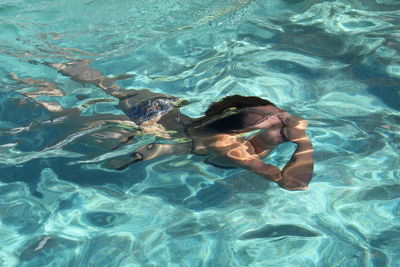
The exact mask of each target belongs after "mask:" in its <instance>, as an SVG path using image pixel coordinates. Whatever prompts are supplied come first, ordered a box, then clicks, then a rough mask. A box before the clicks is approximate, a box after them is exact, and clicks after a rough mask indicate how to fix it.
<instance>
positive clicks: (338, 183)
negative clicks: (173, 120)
mask: <svg viewBox="0 0 400 267" xmlns="http://www.w3.org/2000/svg"><path fill="white" fill-rule="evenodd" d="M399 9H400V4H398V3H397V1H394V0H380V1H378V0H376V1H374V0H366V1H346V0H342V1H314V0H308V1H307V0H304V1H302V0H281V1H278V0H271V1H257V0H255V1H252V0H228V1H210V0H202V1H200V0H197V1H185V0H166V1H155V0H150V1H146V3H143V1H135V0H134V1H124V0H119V1H118V0H113V1H103V0H98V1H91V0H80V1H78V0H73V1H66V0H56V1H50V0H36V1H31V0H29V1H8V0H3V1H2V2H1V3H0V20H1V24H0V29H1V31H0V62H1V65H0V79H1V88H0V90H1V94H0V102H1V104H0V109H1V112H0V116H1V117H0V128H1V132H0V133H1V135H0V151H1V153H0V168H1V169H0V194H1V198H0V233H1V235H0V236H1V237H2V238H1V240H0V247H1V249H0V266H7V267H8V266H190V267H192V266H285V267H286V266H296V267H297V266H318V267H320V266H321V267H325V266H341V267H344V266H376V267H381V266H399V263H398V260H397V257H398V255H399V253H400V221H399V220H398V217H399V215H400V204H399V197H400V185H399V173H400V172H399V168H398V167H396V166H400V164H399V163H400V162H399V161H400V160H399V156H398V154H399V140H400V138H399V130H400V126H399V123H400V112H399V111H400V95H399V92H400V90H399V84H400V63H399V62H400V55H399V53H400V43H399V41H398V40H399V24H400V17H399V15H398V12H399ZM73 58H79V59H90V60H92V66H93V67H95V68H96V69H99V70H100V71H101V72H102V73H104V74H106V75H120V74H127V73H128V74H130V75H134V78H131V79H125V80H121V81H119V82H118V84H119V85H120V86H122V87H124V88H150V89H151V90H153V91H155V92H161V93H166V94H171V95H174V96H178V97H182V98H185V99H187V100H189V101H190V104H189V105H187V106H185V107H184V108H182V111H183V112H184V113H185V114H187V115H190V116H200V115H201V114H202V112H203V111H204V110H205V109H206V108H207V106H208V104H209V103H210V102H211V101H214V100H216V99H219V98H221V97H223V96H226V95H232V94H242V95H256V96H260V97H263V98H266V99H269V100H271V101H272V102H274V103H276V104H277V105H278V106H280V107H283V108H285V109H287V110H288V111H290V112H291V113H293V114H296V115H299V116H302V117H304V118H306V119H308V120H309V123H310V126H309V129H308V132H309V135H310V137H311V139H312V142H313V144H314V149H315V170H314V178H313V181H312V182H311V185H310V189H309V190H307V191H303V192H290V191H285V190H282V189H280V188H279V187H278V186H276V185H275V184H272V183H269V182H267V181H265V180H263V179H262V178H260V177H258V176H256V175H254V174H251V173H249V172H247V171H244V170H241V169H230V170H227V169H219V168H216V167H213V166H210V165H207V164H205V163H203V162H202V160H201V158H200V157H199V156H170V157H164V158H160V159H157V160H153V161H149V162H141V163H138V164H134V165H132V166H130V167H129V168H127V169H126V170H124V171H120V172H117V171H109V170H106V169H103V168H101V166H100V163H101V162H102V161H104V159H106V158H110V157H112V156H115V155H117V154H118V153H119V154H124V153H127V152H129V151H131V150H132V149H134V148H135V147H137V146H138V144H137V143H135V144H129V145H125V146H122V147H121V148H120V149H117V150H110V149H107V148H104V147H101V146H98V145H97V143H96V142H95V141H93V140H97V141H98V140H107V139H108V137H107V136H96V133H97V132H96V131H98V130H101V128H102V127H103V128H104V127H110V129H113V127H116V126H115V125H93V126H92V127H83V126H82V125H79V123H78V124H76V123H61V124H57V123H54V121H51V119H54V118H51V116H50V115H49V113H47V112H46V111H45V110H44V109H42V108H40V107H38V106H37V105H35V102H33V101H32V102H30V101H31V99H30V98H28V97H26V96H25V95H23V94H22V93H24V92H25V94H26V92H27V91H30V90H32V88H31V87H29V86H27V85H26V84H21V83H18V82H16V81H15V80H13V79H12V78H11V76H10V73H14V74H15V75H17V76H18V77H20V78H32V79H42V80H46V81H48V82H51V83H52V84H54V85H55V86H56V87H57V88H58V89H60V90H62V91H61V92H58V91H56V92H58V93H55V94H53V96H48V95H42V96H39V97H37V98H36V100H38V101H49V102H56V103H59V104H60V105H61V106H62V107H63V108H80V109H81V110H82V114H81V118H82V120H85V117H90V116H95V114H105V113H112V114H115V115H121V114H122V113H121V112H120V111H119V110H117V109H115V104H116V101H115V99H113V98H112V97H110V96H107V95H105V94H104V93H103V92H102V91H101V90H99V89H98V88H96V87H95V86H92V85H88V84H81V83H77V82H74V81H72V80H71V79H69V78H68V77H65V76H62V75H61V74H59V73H57V72H56V71H55V70H53V69H51V68H49V67H47V66H45V65H43V64H41V63H44V62H54V63H60V62H65V61H68V59H73ZM26 102H27V103H28V104H27V105H26ZM89 102H90V103H89ZM88 103H89V104H88ZM22 104H24V105H22ZM55 108H57V106H55ZM75 122H76V121H75ZM96 127H97V128H96ZM118 127H119V126H118ZM93 137H97V139H96V138H93ZM151 140H154V137H152V136H145V137H142V139H140V142H143V143H146V142H149V141H151ZM292 151H293V146H290V145H285V146H283V147H280V148H279V149H278V150H277V151H275V152H274V153H273V155H272V156H270V157H269V158H268V159H267V161H268V162H271V163H273V164H276V165H279V166H282V165H284V162H285V161H287V160H288V158H289V157H290V153H291V152H292Z"/></svg>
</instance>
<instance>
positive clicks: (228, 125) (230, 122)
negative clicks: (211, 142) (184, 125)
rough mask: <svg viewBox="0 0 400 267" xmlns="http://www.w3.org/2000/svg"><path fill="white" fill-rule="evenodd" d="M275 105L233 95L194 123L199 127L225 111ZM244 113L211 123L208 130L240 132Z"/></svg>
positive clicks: (218, 102) (218, 103)
mask: <svg viewBox="0 0 400 267" xmlns="http://www.w3.org/2000/svg"><path fill="white" fill-rule="evenodd" d="M267 105H273V106H275V104H273V103H272V102H270V101H268V100H265V99H262V98H260V97H257V96H241V95H232V96H227V97H224V98H223V99H221V100H219V101H217V102H214V103H212V104H211V105H210V106H209V107H208V109H207V110H206V112H205V115H204V116H203V117H201V118H199V119H197V120H195V121H194V123H193V124H194V125H199V124H202V123H204V122H206V121H207V120H209V119H210V118H212V117H215V116H218V115H222V114H224V112H225V111H227V110H229V109H233V110H236V109H237V110H240V109H243V108H249V107H258V106H267ZM244 118H245V114H244V113H236V114H232V115H230V116H228V117H223V118H220V119H218V120H214V121H212V122H210V123H207V126H206V128H207V129H213V130H216V131H231V130H238V129H242V128H243V127H244Z"/></svg>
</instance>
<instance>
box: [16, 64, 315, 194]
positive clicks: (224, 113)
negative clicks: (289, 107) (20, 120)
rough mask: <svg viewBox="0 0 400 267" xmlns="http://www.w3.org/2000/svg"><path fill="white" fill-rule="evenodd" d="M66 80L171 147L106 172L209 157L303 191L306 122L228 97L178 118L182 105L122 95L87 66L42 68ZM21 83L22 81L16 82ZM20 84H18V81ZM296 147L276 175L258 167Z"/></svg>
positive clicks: (144, 152) (114, 163) (146, 150)
mask: <svg viewBox="0 0 400 267" xmlns="http://www.w3.org/2000/svg"><path fill="white" fill-rule="evenodd" d="M46 65H48V66H50V67H52V68H54V69H56V70H57V71H59V72H60V73H62V74H63V75H66V76H69V77H70V78H71V79H73V80H75V81H78V82H83V83H91V84H94V85H95V86H97V87H99V88H101V89H102V90H104V91H105V92H106V93H107V94H109V95H112V96H114V97H116V98H117V99H119V108H120V109H121V110H122V111H123V112H124V113H125V114H126V115H127V116H128V117H129V119H130V120H131V121H133V122H134V123H135V124H136V125H137V127H138V128H139V129H140V131H141V132H142V134H153V135H156V136H158V137H160V138H163V139H169V140H171V141H172V143H168V144H158V143H152V144H149V145H146V146H143V147H141V148H139V149H137V150H136V151H135V152H133V153H132V154H131V155H130V157H128V158H127V157H125V158H124V159H120V158H115V159H113V160H111V161H110V162H109V163H108V164H107V166H108V167H109V168H112V169H118V170H121V169H124V168H126V167H127V166H129V165H130V164H132V163H135V162H137V161H140V160H149V159H154V158H156V157H159V156H162V155H168V154H174V155H177V154H189V153H193V154H197V155H211V157H210V159H209V160H208V162H209V163H211V164H213V165H217V166H221V167H242V168H244V169H247V170H249V171H252V172H254V173H257V174H259V175H260V176H262V177H264V178H265V179H268V180H270V181H273V182H276V183H277V184H278V185H279V186H281V187H282V188H284V189H287V190H306V189H307V188H308V184H309V182H310V181H311V178H312V172H313V163H314V162H313V148H312V144H311V142H310V139H309V138H308V136H307V134H306V128H307V125H308V124H307V121H306V120H305V119H302V118H299V117H295V116H293V115H291V114H289V113H288V112H287V111H285V110H283V109H279V108H277V107H276V106H275V105H274V104H273V103H271V102H269V101H267V100H264V99H261V98H259V97H245V96H239V95H234V96H228V97H225V98H224V99H222V100H220V101H218V102H215V103H213V104H211V105H210V107H209V108H208V110H207V111H206V112H205V115H204V116H203V117H201V118H198V119H193V118H190V117H188V116H185V115H183V114H181V113H180V111H179V107H180V106H181V105H182V104H185V103H184V101H182V100H180V99H178V98H176V97H173V96H169V95H164V94H158V93H153V92H151V91H149V90H147V89H143V90H125V89H122V88H120V87H119V86H118V85H117V84H115V81H116V80H118V79H124V78H127V76H123V77H116V78H109V77H105V76H103V75H102V74H101V73H100V72H99V71H98V70H95V69H93V68H91V67H90V62H89V61H88V60H77V61H72V62H68V63H47V64H46ZM21 81H22V80H21ZM22 82H23V81H22ZM284 142H293V143H295V144H296V145H297V148H296V150H295V152H294V153H293V155H292V157H291V159H290V160H289V162H288V163H287V164H286V165H285V166H284V168H283V169H282V170H280V169H279V168H277V167H276V166H273V165H269V164H266V163H264V162H263V160H262V159H263V158H264V157H266V156H267V155H268V154H269V153H270V152H271V151H272V150H273V149H274V148H275V147H276V146H278V145H279V144H281V143H284Z"/></svg>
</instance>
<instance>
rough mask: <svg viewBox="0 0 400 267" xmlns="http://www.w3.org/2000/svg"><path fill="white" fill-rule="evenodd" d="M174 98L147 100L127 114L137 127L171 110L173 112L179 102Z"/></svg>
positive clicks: (162, 97)
mask: <svg viewBox="0 0 400 267" xmlns="http://www.w3.org/2000/svg"><path fill="white" fill-rule="evenodd" d="M177 100H178V99H177V98H174V97H164V96H157V97H154V98H150V99H146V100H144V101H142V102H140V103H138V104H136V105H134V106H133V107H132V108H131V109H130V110H127V111H126V112H125V113H126V115H128V117H129V118H130V119H131V120H132V121H133V122H134V123H136V124H137V125H140V124H141V123H143V122H145V121H148V120H151V119H153V118H156V117H158V116H160V115H162V114H164V113H166V112H168V111H170V110H172V109H173V108H174V107H175V105H174V103H175V102H176V101H177Z"/></svg>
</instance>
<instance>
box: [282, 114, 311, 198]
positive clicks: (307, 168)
mask: <svg viewBox="0 0 400 267" xmlns="http://www.w3.org/2000/svg"><path fill="white" fill-rule="evenodd" d="M282 122H283V124H284V125H285V126H286V127H285V128H283V129H282V134H283V135H284V136H285V137H286V139H287V140H288V141H290V142H293V143H295V144H296V145H297V148H296V150H295V152H294V153H293V155H292V157H291V159H290V160H289V162H288V163H287V164H286V166H285V167H284V168H283V170H282V180H280V181H279V182H278V184H279V185H280V186H281V187H283V188H286V189H289V190H306V189H307V188H308V184H309V183H310V181H311V178H312V173H313V169H314V159H313V152H314V150H313V147H312V144H311V141H310V139H309V138H308V136H307V133H306V128H307V126H308V123H307V121H306V120H304V119H301V118H298V117H295V116H291V115H288V114H285V116H284V117H282Z"/></svg>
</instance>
